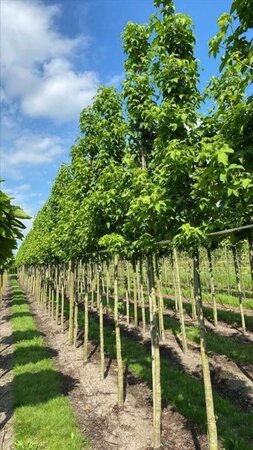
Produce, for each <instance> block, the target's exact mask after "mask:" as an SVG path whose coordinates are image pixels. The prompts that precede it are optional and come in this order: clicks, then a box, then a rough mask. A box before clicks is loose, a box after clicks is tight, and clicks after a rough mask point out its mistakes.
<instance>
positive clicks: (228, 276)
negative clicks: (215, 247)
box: [225, 247, 230, 295]
mask: <svg viewBox="0 0 253 450" xmlns="http://www.w3.org/2000/svg"><path fill="white" fill-rule="evenodd" d="M225 258H226V272H227V284H228V295H230V275H229V260H228V251H227V247H225Z"/></svg>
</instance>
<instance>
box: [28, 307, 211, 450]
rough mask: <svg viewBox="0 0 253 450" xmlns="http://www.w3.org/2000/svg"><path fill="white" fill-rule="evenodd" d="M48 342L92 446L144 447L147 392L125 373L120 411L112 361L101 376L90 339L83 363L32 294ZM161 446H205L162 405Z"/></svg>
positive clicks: (148, 434) (179, 449)
mask: <svg viewBox="0 0 253 450" xmlns="http://www.w3.org/2000/svg"><path fill="white" fill-rule="evenodd" d="M29 301H30V305H31V309H32V312H33V313H34V315H35V318H36V320H37V323H38V325H39V328H40V330H41V331H42V332H43V333H44V334H45V335H46V337H45V340H46V343H47V345H49V346H50V347H51V348H52V349H54V350H55V351H56V352H57V356H56V357H55V363H56V365H57V367H58V370H59V371H61V372H62V373H63V374H64V375H68V376H70V377H72V378H74V379H75V381H76V382H75V386H74V388H73V389H72V390H71V392H69V396H70V399H71V402H72V405H73V407H74V410H75V413H76V416H77V419H78V422H79V424H80V427H81V428H83V429H84V430H85V434H86V435H87V436H88V438H89V439H90V441H91V446H92V449H94V450H96V449H101V450H102V449H103V450H104V449H108V450H109V449H117V450H147V449H149V448H151V442H152V406H151V392H150V390H149V389H148V388H147V387H146V385H145V384H144V383H140V382H139V381H138V380H137V379H135V378H134V377H133V376H132V375H131V374H128V375H127V377H126V378H127V380H128V382H127V387H126V401H125V405H124V407H123V408H122V409H121V410H119V409H118V408H117V407H116V401H117V374H116V367H115V363H114V362H113V361H111V360H108V359H107V360H106V378H105V379H104V380H101V379H100V375H99V357H98V351H97V346H96V344H90V355H91V357H90V359H89V363H88V364H87V365H86V366H84V365H83V357H82V356H83V355H82V347H81V346H79V348H77V349H74V348H73V347H72V346H69V345H68V336H67V333H66V332H65V333H62V332H61V331H60V328H59V327H58V326H57V325H56V324H55V322H53V321H52V320H49V318H48V315H47V314H46V313H45V312H44V311H43V310H42V308H41V307H40V306H38V305H37V303H36V302H35V301H33V300H32V299H30V300H29ZM162 428H163V431H162V442H163V447H162V448H163V449H170V450H172V449H173V450H185V449H187V450H194V449H198V450H200V449H201V450H206V449H207V442H206V436H205V435H201V434H200V433H198V432H197V431H196V429H195V428H194V426H193V425H192V424H189V423H188V422H187V421H186V419H185V418H184V417H183V416H182V415H180V414H178V413H177V412H176V411H174V410H173V409H172V408H169V407H168V408H166V409H164V410H163V427H162Z"/></svg>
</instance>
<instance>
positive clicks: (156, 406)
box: [147, 256, 161, 449]
mask: <svg viewBox="0 0 253 450" xmlns="http://www.w3.org/2000/svg"><path fill="white" fill-rule="evenodd" d="M147 264H148V281H149V296H150V305H151V311H150V312H151V314H150V334H151V356H152V385H153V447H154V449H158V448H160V445H161V380H160V347H159V326H158V309H157V303H156V294H155V283H154V267H153V261H152V257H151V256H148V259H147Z"/></svg>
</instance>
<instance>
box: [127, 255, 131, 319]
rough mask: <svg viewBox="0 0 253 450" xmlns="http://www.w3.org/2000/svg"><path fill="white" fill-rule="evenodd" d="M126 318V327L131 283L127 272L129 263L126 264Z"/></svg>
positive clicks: (128, 316) (128, 271)
mask: <svg viewBox="0 0 253 450" xmlns="http://www.w3.org/2000/svg"><path fill="white" fill-rule="evenodd" d="M126 271H127V273H126V278H127V279H126V317H127V325H129V324H130V311H129V300H130V296H131V283H130V270H129V261H127V262H126Z"/></svg>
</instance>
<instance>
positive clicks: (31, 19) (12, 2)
mask: <svg viewBox="0 0 253 450" xmlns="http://www.w3.org/2000/svg"><path fill="white" fill-rule="evenodd" d="M230 4H231V1H230V0H223V1H220V0H176V1H175V5H176V11H177V12H184V13H188V14H190V16H191V17H192V20H193V22H194V26H195V33H196V37H197V45H196V56H197V58H198V59H199V60H200V66H201V67H202V70H201V87H202V88H203V87H204V86H205V84H206V82H207V81H208V79H209V77H210V76H211V75H213V74H216V73H217V67H218V62H217V61H215V60H213V59H210V58H209V57H208V46H207V42H208V40H209V39H210V38H211V37H212V36H213V34H214V33H215V32H216V31H217V25H216V21H217V18H218V17H219V15H220V14H221V13H223V12H225V11H228V10H229V8H230ZM0 8H1V22H2V23H1V35H2V36H1V166H0V168H1V177H0V178H2V179H4V180H5V183H4V185H3V189H4V190H5V191H7V192H8V193H9V194H10V195H11V196H13V197H15V201H16V203H18V204H20V205H21V206H23V208H25V209H26V211H27V212H28V213H29V214H30V215H31V216H34V215H35V214H36V212H37V211H38V209H39V208H40V207H41V206H42V204H43V202H44V201H45V200H46V199H47V197H48V195H49V192H50V187H51V185H52V182H53V180H54V177H55V174H56V171H57V169H58V168H59V166H60V164H61V163H62V162H63V161H67V159H68V154H69V149H70V146H71V144H72V143H74V141H75V139H76V137H77V136H78V117H79V114H80V111H81V109H82V108H83V107H84V106H86V105H87V104H88V103H89V102H90V101H91V99H92V97H93V95H94V94H95V92H96V89H97V87H98V86H99V85H101V84H115V85H117V86H118V87H120V83H121V80H122V76H123V62H124V54H123V51H122V45H121V37H120V36H121V33H122V31H123V28H124V25H125V24H126V23H127V22H128V21H133V22H138V23H144V22H146V21H147V19H148V17H149V15H150V14H152V13H153V12H154V11H155V8H154V6H153V1H152V0H61V1H58V2H57V1H54V0H44V1H43V0H41V1H37V0H1V5H0ZM31 223H32V221H28V223H27V225H28V228H29V227H30V226H31Z"/></svg>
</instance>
